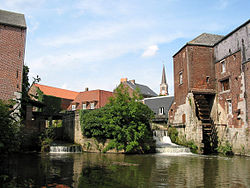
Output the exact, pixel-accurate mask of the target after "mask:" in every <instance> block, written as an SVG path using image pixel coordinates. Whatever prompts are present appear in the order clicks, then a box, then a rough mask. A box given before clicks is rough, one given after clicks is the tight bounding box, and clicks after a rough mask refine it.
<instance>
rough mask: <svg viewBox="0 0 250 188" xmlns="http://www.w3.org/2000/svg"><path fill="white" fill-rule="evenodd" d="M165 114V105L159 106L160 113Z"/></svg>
mask: <svg viewBox="0 0 250 188" xmlns="http://www.w3.org/2000/svg"><path fill="white" fill-rule="evenodd" d="M163 114H164V107H160V108H159V115H163Z"/></svg>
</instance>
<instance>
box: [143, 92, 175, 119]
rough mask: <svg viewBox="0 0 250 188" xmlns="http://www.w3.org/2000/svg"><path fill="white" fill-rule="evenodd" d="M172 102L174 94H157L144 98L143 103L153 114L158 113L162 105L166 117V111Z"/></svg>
mask: <svg viewBox="0 0 250 188" xmlns="http://www.w3.org/2000/svg"><path fill="white" fill-rule="evenodd" d="M173 102H174V96H159V97H151V98H145V99H144V104H146V105H147V106H148V107H149V108H150V109H151V110H152V111H153V112H154V113H155V114H158V113H159V108H160V107H164V111H165V115H166V117H168V111H169V109H170V107H171V105H172V104H173Z"/></svg>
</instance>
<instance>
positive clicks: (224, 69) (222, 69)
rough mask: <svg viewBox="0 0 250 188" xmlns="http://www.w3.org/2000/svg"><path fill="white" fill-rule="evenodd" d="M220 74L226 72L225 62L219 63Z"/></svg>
mask: <svg viewBox="0 0 250 188" xmlns="http://www.w3.org/2000/svg"><path fill="white" fill-rule="evenodd" d="M220 63H221V73H225V72H226V70H227V69H226V62H225V60H223V61H221V62H220Z"/></svg>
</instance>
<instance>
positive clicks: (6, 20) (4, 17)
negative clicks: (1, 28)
mask: <svg viewBox="0 0 250 188" xmlns="http://www.w3.org/2000/svg"><path fill="white" fill-rule="evenodd" d="M0 24H4V25H10V26H15V27H21V28H26V22H25V18H24V15H23V14H20V13H15V12H9V11H5V10H0Z"/></svg>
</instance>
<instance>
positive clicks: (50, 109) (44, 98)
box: [37, 88, 62, 115]
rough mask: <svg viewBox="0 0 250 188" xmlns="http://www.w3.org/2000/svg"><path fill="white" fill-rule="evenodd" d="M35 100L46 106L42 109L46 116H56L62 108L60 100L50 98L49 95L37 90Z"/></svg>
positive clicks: (53, 97)
mask: <svg viewBox="0 0 250 188" xmlns="http://www.w3.org/2000/svg"><path fill="white" fill-rule="evenodd" d="M37 99H38V101H40V102H42V103H44V104H45V105H46V106H45V107H43V109H42V112H44V113H46V114H51V115H52V114H56V113H59V112H60V111H61V110H62V108H61V104H62V99H61V98H58V97H55V96H50V95H44V93H43V92H42V91H41V90H40V89H39V88H37Z"/></svg>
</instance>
